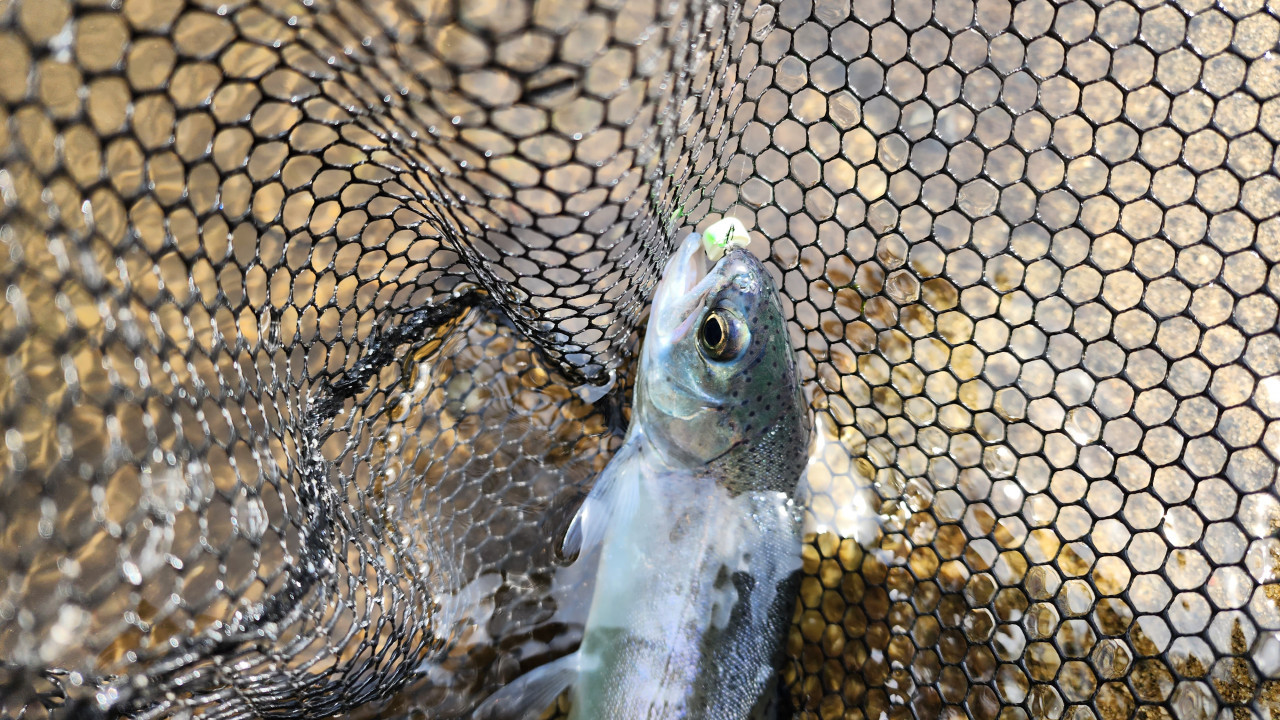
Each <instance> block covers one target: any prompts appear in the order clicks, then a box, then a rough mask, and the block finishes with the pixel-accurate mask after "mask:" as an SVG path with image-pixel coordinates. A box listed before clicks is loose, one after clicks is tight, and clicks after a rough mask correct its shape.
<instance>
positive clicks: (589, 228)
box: [0, 0, 1280, 720]
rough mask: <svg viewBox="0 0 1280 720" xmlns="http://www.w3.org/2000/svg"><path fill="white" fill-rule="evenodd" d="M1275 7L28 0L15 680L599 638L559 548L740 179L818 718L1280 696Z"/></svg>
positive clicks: (262, 683) (1147, 715) (9, 442)
mask: <svg viewBox="0 0 1280 720" xmlns="http://www.w3.org/2000/svg"><path fill="white" fill-rule="evenodd" d="M1278 43H1280V5H1277V3H1276V2H1275V0H1270V2H1264V0H1222V1H1220V2H1217V3H1213V2H1209V1H1208V0H1185V1H1179V2H1159V1H1153V0H1136V1H1134V2H1129V1H1127V0H1117V1H1116V2H1101V1H1100V2H1090V1H1086V0H1071V1H1069V2H1056V1H1055V2H1047V1H1046V0H1023V1H1022V2H1017V3H1011V2H1008V1H1007V0H978V2H976V3H975V2H971V1H969V0H939V1H938V2H936V3H930V2H924V1H921V0H901V1H899V2H890V1H889V0H865V1H864V0H855V1H854V2H847V1H845V0H782V2H780V3H766V2H758V1H757V0H748V1H747V2H745V3H736V2H735V3H724V2H718V1H712V0H688V1H687V2H681V1H679V0H669V1H668V0H625V1H624V0H597V1H594V2H593V1H591V0H537V1H535V2H515V1H511V2H507V1H505V0H365V1H364V2H355V1H354V0H263V1H261V2H250V1H248V0H226V1H225V2H219V1H217V0H209V1H208V2H205V1H202V0H190V1H184V0H101V1H96V2H95V1H91V0H85V1H83V2H75V3H69V2H67V1H66V0H7V1H0V291H3V296H4V299H3V302H0V434H2V435H3V442H0V717H5V718H10V719H13V718H24V719H31V720H34V719H37V718H46V717H68V718H71V717H74V718H82V717H83V718H88V717H119V716H127V717H138V718H186V717H210V718H227V719H232V718H234V719H240V718H255V717H266V718H286V717H325V716H329V715H342V716H348V715H349V716H352V717H385V718H428V717H432V718H434V717H465V716H466V714H467V713H468V712H469V711H470V710H471V709H472V708H473V707H474V706H475V704H476V703H477V702H478V701H479V700H480V699H482V698H483V697H484V696H485V695H486V694H487V693H488V692H491V691H492V689H493V688H495V687H497V686H499V685H500V684H501V683H503V682H506V681H509V680H510V679H512V678H513V677H515V676H517V675H518V674H519V673H520V672H522V671H524V670H527V669H529V668H531V667H533V666H536V665H537V664H539V663H541V662H545V661H547V660H549V659H552V658H554V657H557V656H559V655H561V654H563V653H565V652H567V651H569V650H570V649H572V647H573V646H574V644H575V643H576V641H577V636H576V635H575V633H577V632H579V631H580V628H575V627H573V626H572V625H570V624H566V623H565V622H563V621H562V618H561V616H560V615H558V610H559V609H560V606H561V605H562V604H563V603H565V602H566V601H567V600H568V599H569V598H572V596H573V592H572V588H569V591H566V589H565V586H564V585H565V583H563V582H562V581H561V579H559V577H558V575H557V573H556V572H555V570H556V568H557V567H559V566H561V565H562V564H563V558H559V557H558V556H557V554H556V551H555V548H556V547H558V543H557V539H558V538H559V537H560V535H561V534H562V533H563V530H564V527H565V524H566V522H567V519H568V517H570V516H571V514H572V512H573V508H574V506H575V504H576V502H577V501H578V500H579V499H580V498H581V497H582V494H583V493H584V492H585V490H586V489H587V488H588V487H589V486H590V483H591V480H592V478H593V477H594V475H595V473H596V472H598V471H599V470H600V469H601V468H602V467H603V466H604V464H605V463H606V462H607V461H608V458H609V456H610V453H611V452H612V451H613V450H614V449H616V448H617V447H618V446H619V444H620V439H621V435H622V433H623V431H624V430H625V427H626V424H627V417H628V416H627V412H628V409H627V407H626V404H627V400H628V390H629V386H630V382H631V380H632V378H631V377H630V375H629V373H630V372H631V371H632V368H631V365H630V363H629V359H630V358H631V357H633V355H634V352H635V350H636V348H637V343H638V342H639V339H638V337H637V330H638V329H639V323H640V321H641V319H642V317H643V311H644V308H645V305H646V301H647V298H648V294H649V292H650V291H651V289H652V287H653V285H654V282H655V281H656V277H657V274H658V272H659V271H660V270H661V266H662V264H663V262H664V261H665V259H666V257H667V255H668V253H669V252H670V251H671V249H672V247H673V246H674V244H675V243H676V242H678V240H679V239H680V238H681V237H682V236H683V235H684V234H685V233H687V232H689V231H690V230H691V229H693V228H703V227H705V226H706V225H707V224H709V223H710V222H712V221H714V220H716V219H718V218H720V217H723V216H727V215H731V216H735V217H738V218H740V219H741V220H743V221H744V222H745V223H746V225H747V226H748V227H749V228H750V229H751V231H752V244H751V250H752V251H753V252H755V253H756V254H757V255H759V256H760V257H765V258H768V259H769V260H770V263H769V266H770V269H771V271H772V272H774V273H775V277H776V279H777V280H778V285H779V287H780V288H781V289H782V291H783V293H784V295H785V298H784V306H785V308H786V311H787V314H788V319H789V321H790V331H791V337H792V341H793V345H794V346H795V348H796V350H797V352H798V356H799V359H800V365H801V367H802V369H803V374H804V378H805V382H806V392H807V394H808V396H809V398H810V400H811V403H812V408H813V412H814V422H815V426H816V428H817V433H816V440H815V444H814V447H813V451H812V461H811V463H810V467H809V471H808V475H807V479H806V481H805V485H804V488H805V490H804V495H803V501H804V504H805V508H806V522H807V525H808V530H809V531H810V533H811V534H810V535H808V536H807V537H808V539H809V542H808V544H807V545H806V548H805V556H804V577H803V582H802V584H801V588H800V594H799V598H798V602H797V606H796V614H795V622H794V625H793V627H792V628H791V631H790V636H789V638H788V642H787V651H788V656H789V659H788V660H787V662H786V664H785V666H784V668H783V672H782V678H781V683H782V686H783V688H784V690H783V693H782V695H783V696H784V701H783V703H782V704H783V705H784V706H786V707H788V708H789V710H787V712H794V713H795V714H796V716H797V717H803V718H823V719H824V720H825V719H830V718H858V719H865V720H873V719H874V720H879V719H881V718H886V719H894V720H896V719H898V718H915V719H916V720H934V719H935V718H961V717H967V718H978V719H982V720H991V719H995V718H999V719H1000V720H1029V719H1040V718H1047V719H1050V720H1058V719H1059V718H1064V719H1070V720H1086V719H1091V720H1092V719H1102V720H1119V719H1122V718H1142V719H1143V720H1157V719H1161V718H1177V719H1179V720H1182V719H1186V720H1195V719H1198V718H1204V719H1206V720H1207V719H1209V718H1227V717H1229V718H1232V719H1233V720H1236V719H1244V718H1251V719H1253V718H1256V719H1258V720H1264V719H1266V718H1271V717H1275V716H1278V715H1280V494H1278V492H1277V486H1276V483H1277V463H1278V462H1280V423H1277V420H1280V337H1278V336H1277V332H1276V328H1277V297H1280V273H1278V272H1277V270H1276V269H1275V263H1276V261H1277V260H1278V259H1280V219H1278V218H1277V217H1276V216H1277V214H1278V213H1280V154H1278V153H1277V150H1276V148H1277V142H1280V49H1278ZM608 388H612V389H611V390H608V392H606V389H608ZM602 395H603V397H601V396H602Z"/></svg>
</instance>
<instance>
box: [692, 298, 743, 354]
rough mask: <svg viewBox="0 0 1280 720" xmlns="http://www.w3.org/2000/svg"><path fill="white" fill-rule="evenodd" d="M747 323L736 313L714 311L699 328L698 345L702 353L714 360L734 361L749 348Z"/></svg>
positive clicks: (708, 314) (704, 319) (709, 313)
mask: <svg viewBox="0 0 1280 720" xmlns="http://www.w3.org/2000/svg"><path fill="white" fill-rule="evenodd" d="M749 336H750V334H749V333H748V332H747V326H746V323H744V322H743V321H742V318H740V317H738V316H737V315H736V314H735V313H731V312H728V311H726V310H721V309H717V310H712V311H710V312H708V313H707V315H706V317H704V318H702V325H700V326H699V327H698V344H699V345H701V346H702V352H703V354H705V355H706V356H707V357H709V358H711V359H712V360H732V359H733V358H735V357H737V356H738V355H739V354H741V353H742V349H743V348H745V347H746V346H747V339H748V338H749Z"/></svg>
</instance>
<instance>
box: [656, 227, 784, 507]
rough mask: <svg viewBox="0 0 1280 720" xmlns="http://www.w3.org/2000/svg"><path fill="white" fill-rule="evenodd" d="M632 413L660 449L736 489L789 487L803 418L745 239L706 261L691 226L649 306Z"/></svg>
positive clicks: (772, 292)
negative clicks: (720, 256) (704, 470)
mask: <svg viewBox="0 0 1280 720" xmlns="http://www.w3.org/2000/svg"><path fill="white" fill-rule="evenodd" d="M635 411H636V417H637V421H638V425H639V428H640V430H641V431H642V432H644V433H645V434H646V435H647V436H648V437H649V439H650V441H651V442H652V444H653V445H654V447H655V448H656V449H658V450H659V451H660V452H661V453H662V454H663V455H664V456H665V458H666V459H667V460H668V461H670V462H673V463H677V464H680V465H683V466H686V467H693V468H700V467H706V468H709V469H710V471H711V472H712V474H714V475H716V476H717V479H718V480H719V481H721V482H722V484H724V485H725V486H727V487H729V488H730V489H731V490H733V491H735V492H739V491H751V490H770V489H772V490H783V491H786V492H788V493H791V492H792V491H793V490H794V488H795V483H796V480H797V479H798V477H799V475H800V471H801V469H802V468H803V466H804V462H805V458H806V449H807V445H808V435H809V418H808V411H807V409H806V406H805V403H804V399H803V393H802V391H801V387H800V379H799V374H798V372H797V370H796V361H795V354H794V353H793V351H792V349H791V340H790V336H789V334H788V332H787V327H786V321H785V319H784V318H783V314H782V305H781V302H780V301H779V299H778V292H777V289H776V288H775V287H774V284H773V280H772V278H771V277H770V276H769V273H768V271H767V270H766V269H765V268H764V266H763V265H762V264H761V263H760V261H759V260H757V259H756V258H755V256H754V255H752V254H751V253H750V252H749V251H747V250H746V249H745V248H735V249H731V250H730V251H729V252H727V253H726V254H725V255H724V256H723V257H722V258H720V259H719V260H718V261H717V262H715V263H714V264H712V263H711V261H710V260H709V259H708V258H707V255H706V252H705V251H704V249H703V245H702V241H701V236H699V235H696V234H695V235H690V236H689V237H688V238H687V239H686V240H685V241H684V242H683V243H682V244H681V245H680V247H679V248H678V249H677V251H676V253H675V254H674V255H673V256H672V258H671V260H670V261H669V262H668V263H667V266H666V268H665V269H664V270H663V275H662V279H661V280H660V281H659V282H658V287H657V290H656V291H655V293H654V300H653V304H652V306H651V309H650V315H649V324H648V326H647V329H646V334H645V342H644V349H643V351H642V354H641V359H640V375H639V378H638V380H637V388H636V403H635Z"/></svg>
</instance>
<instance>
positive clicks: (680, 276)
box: [652, 233, 711, 320]
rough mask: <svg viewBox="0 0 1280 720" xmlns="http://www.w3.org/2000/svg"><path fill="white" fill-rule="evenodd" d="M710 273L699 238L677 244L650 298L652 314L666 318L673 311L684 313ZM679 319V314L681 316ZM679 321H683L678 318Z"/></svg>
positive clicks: (689, 238) (695, 235)
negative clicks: (651, 298) (651, 299)
mask: <svg viewBox="0 0 1280 720" xmlns="http://www.w3.org/2000/svg"><path fill="white" fill-rule="evenodd" d="M710 273H711V261H710V260H709V259H707V253H706V252H705V251H704V250H703V248H702V236H701V235H698V234H697V233H693V234H691V235H689V236H688V237H686V238H685V239H684V242H682V243H680V246H679V247H678V248H676V252H675V255H673V256H672V257H671V260H669V261H668V262H667V265H666V267H665V268H664V269H663V271H662V279H661V280H659V281H658V289H657V291H656V292H654V295H653V311H652V312H653V313H654V314H655V315H661V316H663V317H670V315H671V314H672V312H673V311H677V310H688V309H690V308H686V307H683V306H685V305H688V304H690V303H689V301H690V299H691V298H696V297H698V295H699V294H698V293H696V290H697V289H698V285H699V284H700V283H702V282H703V281H704V280H706V278H707V276H708V275H709V274H710ZM682 315H683V314H682ZM681 319H682V320H683V319H685V318H683V317H682V318H681Z"/></svg>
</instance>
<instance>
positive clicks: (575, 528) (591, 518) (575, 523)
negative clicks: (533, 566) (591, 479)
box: [561, 448, 640, 557]
mask: <svg viewBox="0 0 1280 720" xmlns="http://www.w3.org/2000/svg"><path fill="white" fill-rule="evenodd" d="M625 450H626V448H624V451H625ZM638 457H639V455H638V454H637V453H634V452H632V453H627V454H625V455H624V454H623V451H619V454H618V456H616V457H615V458H614V460H613V462H611V463H610V464H609V466H608V467H606V468H605V469H604V472H602V473H600V477H599V478H598V479H597V480H596V484H595V486H594V487H592V488H591V492H590V493H588V494H587V498H586V499H585V500H583V501H582V507H580V508H578V512H577V514H575V515H574V516H573V520H572V521H571V522H570V523H569V529H568V530H567V531H566V532H565V536H564V543H563V544H562V545H561V554H562V555H563V556H564V557H575V556H582V555H586V554H588V553H590V552H591V551H592V550H594V549H596V548H597V547H599V546H600V543H601V541H603V540H604V535H605V532H606V531H607V530H608V529H609V528H610V527H611V526H613V525H615V524H617V523H621V522H626V520H627V519H628V518H630V516H631V513H633V512H635V508H636V503H637V502H639V496H640V485H639V482H638V477H637V475H636V473H637V472H638V470H637V467H638V463H637V459H638Z"/></svg>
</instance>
